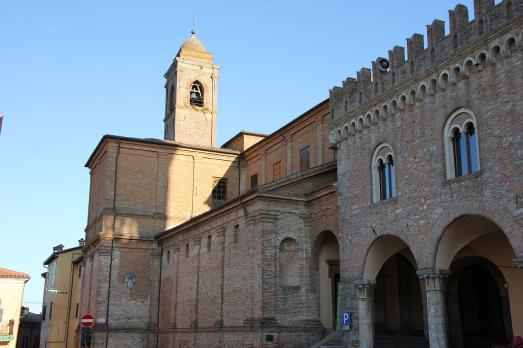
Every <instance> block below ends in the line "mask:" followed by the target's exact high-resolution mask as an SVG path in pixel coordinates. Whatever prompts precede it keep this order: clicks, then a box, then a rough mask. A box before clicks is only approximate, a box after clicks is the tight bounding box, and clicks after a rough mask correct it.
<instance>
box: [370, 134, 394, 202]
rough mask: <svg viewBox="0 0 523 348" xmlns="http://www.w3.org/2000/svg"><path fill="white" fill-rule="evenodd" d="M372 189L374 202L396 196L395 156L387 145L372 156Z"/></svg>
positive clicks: (379, 148) (382, 146) (381, 146)
mask: <svg viewBox="0 0 523 348" xmlns="http://www.w3.org/2000/svg"><path fill="white" fill-rule="evenodd" d="M372 189H373V200H374V202H379V201H383V200H386V199H389V198H393V197H395V196H396V169H395V166H394V154H393V152H392V148H391V147H390V146H389V145H387V144H381V145H380V146H378V147H377V149H376V150H375V151H374V155H373V156H372Z"/></svg>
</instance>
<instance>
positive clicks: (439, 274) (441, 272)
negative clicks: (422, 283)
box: [416, 268, 450, 279]
mask: <svg viewBox="0 0 523 348" xmlns="http://www.w3.org/2000/svg"><path fill="white" fill-rule="evenodd" d="M416 274H417V275H418V277H420V279H426V278H447V277H448V276H449V275H450V271H449V270H448V269H438V268H421V269H419V270H418V271H417V272H416Z"/></svg>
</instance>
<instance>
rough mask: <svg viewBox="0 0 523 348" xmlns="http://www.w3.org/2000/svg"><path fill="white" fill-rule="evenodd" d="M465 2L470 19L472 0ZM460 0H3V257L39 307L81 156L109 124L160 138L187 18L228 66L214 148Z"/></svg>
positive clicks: (265, 126) (281, 112)
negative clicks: (25, 277) (23, 276)
mask: <svg viewBox="0 0 523 348" xmlns="http://www.w3.org/2000/svg"><path fill="white" fill-rule="evenodd" d="M497 2H499V1H497ZM462 3H464V4H465V5H467V6H468V7H469V16H470V17H471V18H472V17H473V13H474V11H473V8H472V0H466V1H462ZM456 4H457V2H456V1H455V0H454V1H451V0H438V1H434V0H423V1H422V0H401V1H390V0H389V1H380V0H376V1H358V2H356V1H349V0H344V1H343V0H331V1H321V2H320V1H305V0H299V1H298V0H292V1H283V0H280V1H273V0H265V1H205V0H201V1H192V2H191V1H183V2H182V1H134V0H128V1H119V0H116V1H99V0H93V1H39V0H34V1H24V0H17V1H15V0H12V1H9V0H6V1H2V2H0V112H3V113H4V114H5V117H4V124H3V129H2V133H1V135H0V178H1V180H0V234H1V239H0V267H6V268H11V269H15V270H18V271H23V272H27V273H30V274H31V276H32V278H31V280H30V281H29V283H28V285H27V288H26V293H25V302H26V304H28V305H29V307H30V308H31V310H32V311H35V312H39V311H40V305H41V299H42V289H43V279H42V278H40V273H42V272H44V271H45V269H44V268H43V266H42V262H43V261H44V260H45V258H47V257H48V256H49V254H50V253H51V251H52V247H53V246H54V245H57V244H60V243H62V244H64V245H65V246H66V247H73V246H76V245H77V240H78V239H79V238H81V237H83V235H84V232H83V230H84V228H85V224H86V217H87V202H88V187H89V172H88V170H87V169H86V168H84V167H83V165H84V163H85V161H86V160H87V158H88V157H89V155H90V153H91V151H92V150H93V149H94V147H95V146H96V144H97V142H98V141H99V140H100V138H101V136H102V135H104V134H117V135H125V136H133V137H145V138H152V137H155V138H161V137H162V136H163V123H162V119H163V110H164V109H163V107H164V106H163V103H164V100H165V95H164V88H163V85H164V79H163V74H164V72H165V71H166V70H167V68H168V67H169V65H170V63H171V61H172V59H173V57H174V56H175V55H176V53H177V51H178V48H179V46H180V44H181V43H182V42H183V41H184V40H185V39H186V38H187V37H188V36H189V34H190V33H189V32H190V30H191V26H192V18H193V16H195V18H196V29H197V32H198V36H199V38H200V39H201V40H202V41H203V42H204V43H205V45H206V47H207V49H208V50H210V51H211V52H212V53H213V55H214V58H215V61H216V62H217V63H218V64H220V65H221V66H222V69H221V79H220V82H219V118H218V143H220V144H222V143H224V142H225V141H226V140H228V139H229V138H230V137H231V136H233V135H234V134H236V133H237V132H238V131H239V130H241V129H245V130H250V131H255V132H262V133H270V132H272V131H273V130H275V129H277V128H279V127H281V126H282V125H283V124H285V123H287V122H289V121H290V120H292V119H293V118H295V117H297V116H299V115H300V114H301V113H303V112H304V111H306V110H307V109H309V108H310V107H312V106H314V105H315V104H317V103H318V102H320V101H322V100H324V99H325V98H326V97H328V91H329V89H330V88H332V86H334V85H340V84H341V81H342V80H344V79H345V78H346V77H348V76H355V73H356V71H357V70H359V68H361V67H370V62H371V61H372V60H373V59H375V58H376V57H378V56H385V57H386V56H387V51H388V50H389V49H391V48H392V47H393V46H394V45H404V46H405V45H406V42H405V39H406V38H407V37H410V36H411V35H412V34H413V33H414V32H419V33H422V34H425V31H426V29H425V28H426V27H425V26H426V25H427V24H429V23H431V22H432V20H433V19H435V18H439V19H443V20H445V21H447V22H448V10H449V9H452V8H454V6H455V5H456ZM447 27H448V24H447Z"/></svg>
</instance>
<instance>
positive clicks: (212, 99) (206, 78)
mask: <svg viewBox="0 0 523 348" xmlns="http://www.w3.org/2000/svg"><path fill="white" fill-rule="evenodd" d="M219 69H220V66H218V65H216V64H214V62H213V58H212V54H211V53H209V52H207V50H206V49H205V46H204V45H203V42H201V41H200V40H199V39H198V38H197V37H196V32H195V31H194V30H192V31H191V37H190V38H189V39H187V40H186V41H185V42H184V43H183V44H182V46H181V47H180V50H179V51H178V54H177V55H176V57H175V58H174V60H173V63H172V64H171V66H170V67H169V70H168V71H167V72H166V73H165V75H164V77H165V79H166V80H167V81H166V84H165V90H166V99H165V117H164V120H163V122H164V139H165V140H174V141H176V142H179V143H184V144H188V145H202V146H211V147H216V120H217V117H218V112H217V99H218V98H217V96H218V78H219Z"/></svg>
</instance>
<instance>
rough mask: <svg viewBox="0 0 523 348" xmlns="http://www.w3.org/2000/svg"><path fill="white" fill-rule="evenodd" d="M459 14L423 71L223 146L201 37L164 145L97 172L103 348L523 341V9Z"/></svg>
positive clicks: (95, 246)
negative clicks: (345, 316) (347, 321)
mask: <svg viewBox="0 0 523 348" xmlns="http://www.w3.org/2000/svg"><path fill="white" fill-rule="evenodd" d="M449 13H450V18H449V19H450V34H448V35H446V34H445V29H444V28H445V25H444V22H442V21H438V20H436V21H434V22H433V23H432V24H431V25H429V26H428V27H427V36H428V37H427V39H428V47H425V45H424V37H423V35H420V34H414V35H413V36H412V37H411V38H410V39H408V40H407V57H405V49H404V48H403V47H400V46H396V47H394V48H393V49H392V50H391V51H389V56H388V59H385V58H377V59H376V61H375V62H373V66H372V69H365V68H364V69H361V70H360V71H359V72H358V74H357V78H356V79H352V78H348V79H346V80H345V81H344V82H343V86H342V87H334V88H333V89H332V90H331V92H330V97H329V98H328V99H327V100H325V101H323V102H321V103H319V104H318V105H316V106H314V107H313V108H311V109H310V110H308V111H306V112H305V113H303V114H302V115H300V116H299V117H297V118H296V119H294V120H293V121H292V122H290V123H288V124H287V125H284V126H283V127H282V128H280V129H279V130H277V131H275V132H274V133H272V134H270V135H263V134H257V133H253V132H246V131H242V132H240V133H238V134H237V135H236V136H235V137H233V138H232V139H231V140H229V141H228V142H226V143H225V144H223V145H222V146H221V147H219V146H217V145H216V124H217V122H216V121H217V100H218V79H219V69H220V67H219V66H218V65H217V64H215V62H214V60H213V57H212V54H211V53H209V52H208V51H207V50H206V48H205V46H204V45H203V43H202V42H201V41H200V40H199V39H198V38H197V37H196V35H195V33H193V34H192V36H191V37H190V38H189V39H188V40H187V41H186V42H184V43H183V44H182V46H181V48H180V50H179V52H178V54H177V56H176V57H175V59H174V60H173V63H172V65H171V66H170V68H169V69H168V71H167V72H166V74H165V78H166V84H165V89H166V105H165V116H164V139H163V140H160V139H137V138H129V137H122V136H113V135H106V136H104V137H103V138H102V139H101V141H100V142H99V144H98V146H97V147H96V149H95V150H94V152H93V154H92V155H91V157H90V158H89V160H88V161H87V163H86V167H88V168H89V169H90V176H91V187H90V197H89V214H88V224H87V228H86V244H85V246H84V248H83V252H84V265H83V266H84V267H83V269H84V272H83V280H82V281H83V286H82V296H81V305H80V311H81V313H82V314H86V313H90V314H92V315H93V316H94V317H95V318H96V324H95V326H94V327H93V329H92V340H91V346H92V347H127V346H136V347H222V346H223V347H308V346H314V345H315V344H316V346H319V345H320V344H330V345H336V344H337V345H344V346H351V347H374V346H376V347H402V346H405V347H407V346H409V347H412V346H417V347H429V346H430V347H473V346H489V345H490V346H494V345H502V344H507V343H509V342H511V341H512V339H513V337H516V336H523V295H522V294H523V273H522V272H523V271H521V270H520V268H521V267H523V169H522V168H523V152H522V150H521V149H523V121H522V119H521V117H522V115H523V101H522V98H521V97H522V92H521V87H522V82H523V81H522V77H523V50H522V48H523V1H521V0H517V1H514V0H512V1H510V0H504V1H502V2H501V3H499V4H494V1H493V0H476V1H475V6H474V20H472V21H471V20H469V18H468V9H467V8H466V7H465V6H462V5H458V6H456V8H455V9H454V10H452V11H449ZM342 312H344V313H347V312H350V314H351V316H352V322H351V325H350V327H347V326H346V327H343V325H342V322H341V313H342ZM344 329H345V330H344Z"/></svg>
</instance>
